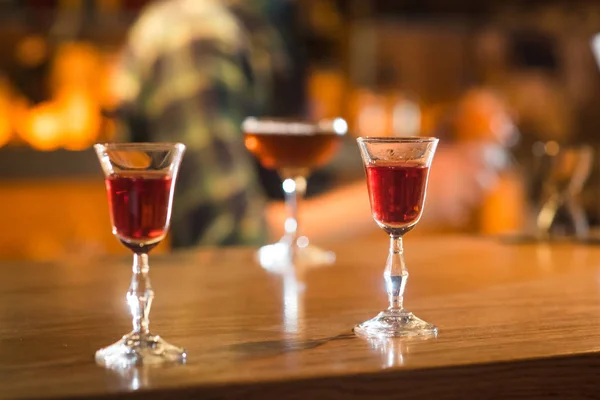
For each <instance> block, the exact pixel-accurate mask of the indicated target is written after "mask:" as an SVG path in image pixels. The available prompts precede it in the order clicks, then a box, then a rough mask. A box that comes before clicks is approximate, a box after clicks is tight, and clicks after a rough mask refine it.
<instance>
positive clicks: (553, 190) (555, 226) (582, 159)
mask: <svg viewBox="0 0 600 400" xmlns="http://www.w3.org/2000/svg"><path fill="white" fill-rule="evenodd" d="M593 155H594V149H593V148H592V147H591V146H588V145H559V144H558V143H557V142H555V141H550V142H546V143H542V142H537V143H536V144H535V145H534V147H533V156H534V158H535V170H534V171H533V177H532V201H533V205H532V206H533V209H534V219H535V221H534V224H535V228H534V229H535V231H534V232H535V233H534V234H535V236H536V237H537V238H538V239H549V238H554V237H576V238H578V239H584V238H586V237H587V236H588V234H589V223H588V219H587V216H586V213H585V210H584V208H583V206H582V205H581V204H580V202H579V198H578V197H579V195H580V194H581V191H582V190H583V187H584V185H585V183H586V181H587V180H588V178H589V176H590V172H591V168H592V164H593Z"/></svg>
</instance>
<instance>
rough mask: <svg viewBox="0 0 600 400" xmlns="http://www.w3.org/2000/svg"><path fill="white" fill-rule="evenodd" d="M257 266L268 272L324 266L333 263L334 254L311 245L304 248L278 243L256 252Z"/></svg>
mask: <svg viewBox="0 0 600 400" xmlns="http://www.w3.org/2000/svg"><path fill="white" fill-rule="evenodd" d="M257 257H258V262H259V264H260V265H261V266H262V267H263V268H265V269H267V270H270V271H280V270H283V269H285V268H287V267H291V266H296V267H312V266H325V265H330V264H333V263H334V262H335V253H333V252H331V251H327V250H323V249H321V248H319V247H317V246H314V245H312V244H308V245H306V246H304V247H300V246H297V245H295V246H294V247H292V246H290V245H289V244H288V243H285V242H279V243H275V244H269V245H266V246H263V247H261V248H260V249H259V250H258V254H257Z"/></svg>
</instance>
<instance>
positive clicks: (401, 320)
mask: <svg viewBox="0 0 600 400" xmlns="http://www.w3.org/2000/svg"><path fill="white" fill-rule="evenodd" d="M354 332H355V333H356V334H357V335H359V336H363V337H421V338H425V337H436V336H437V328H436V327H435V326H434V325H432V324H430V323H429V322H425V321H423V320H422V319H419V318H417V317H415V316H414V315H413V314H412V313H410V312H407V311H396V310H386V311H382V312H380V313H379V314H378V315H377V316H376V317H375V318H372V319H370V320H368V321H365V322H363V323H362V324H360V325H357V326H355V327H354Z"/></svg>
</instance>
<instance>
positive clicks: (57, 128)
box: [20, 103, 61, 151]
mask: <svg viewBox="0 0 600 400" xmlns="http://www.w3.org/2000/svg"><path fill="white" fill-rule="evenodd" d="M20 134H21V137H22V138H23V140H24V141H25V142H27V143H28V144H29V145H30V146H31V147H33V148H34V149H36V150H42V151H50V150H55V149H57V148H58V147H59V146H60V143H61V118H60V114H59V110H58V108H57V107H56V105H55V104H52V103H42V104H40V105H38V106H36V107H34V108H32V109H30V110H29V112H28V113H27V119H26V121H25V123H24V124H23V127H22V130H21V132H20Z"/></svg>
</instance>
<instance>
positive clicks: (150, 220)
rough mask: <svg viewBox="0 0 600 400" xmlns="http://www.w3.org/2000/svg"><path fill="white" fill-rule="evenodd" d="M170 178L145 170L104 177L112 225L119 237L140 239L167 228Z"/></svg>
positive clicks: (150, 236) (148, 240) (129, 239)
mask: <svg viewBox="0 0 600 400" xmlns="http://www.w3.org/2000/svg"><path fill="white" fill-rule="evenodd" d="M171 184H172V178H171V177H170V176H164V175H151V174H148V173H147V172H146V173H143V174H142V173H135V174H134V173H132V174H127V173H122V174H114V175H111V176H109V177H108V178H106V190H107V191H108V204H109V207H110V214H111V218H112V223H113V229H114V231H115V233H116V234H117V235H118V236H119V238H120V239H122V240H125V241H129V242H136V243H143V242H150V241H152V240H153V239H157V238H160V237H162V236H163V235H164V234H165V233H166V230H167V222H168V217H169V208H170V207H169V205H170V204H169V202H170V201H171V198H170V195H171Z"/></svg>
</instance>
